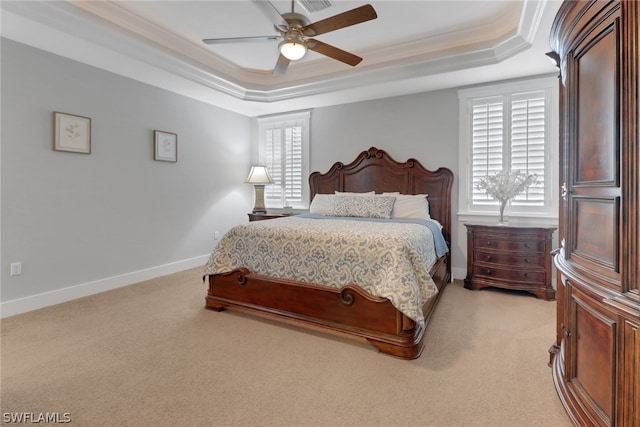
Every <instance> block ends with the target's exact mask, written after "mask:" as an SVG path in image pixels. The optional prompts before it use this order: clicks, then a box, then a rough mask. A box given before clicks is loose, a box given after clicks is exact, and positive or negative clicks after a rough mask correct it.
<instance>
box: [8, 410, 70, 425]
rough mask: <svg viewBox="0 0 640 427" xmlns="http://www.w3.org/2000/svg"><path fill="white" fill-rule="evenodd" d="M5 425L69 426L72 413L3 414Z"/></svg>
mask: <svg viewBox="0 0 640 427" xmlns="http://www.w3.org/2000/svg"><path fill="white" fill-rule="evenodd" d="M2 422H3V423H5V424H27V423H31V424H47V423H51V424H67V423H70V422H71V413H70V412H3V413H2Z"/></svg>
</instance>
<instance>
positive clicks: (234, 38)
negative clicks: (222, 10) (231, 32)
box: [202, 36, 280, 44]
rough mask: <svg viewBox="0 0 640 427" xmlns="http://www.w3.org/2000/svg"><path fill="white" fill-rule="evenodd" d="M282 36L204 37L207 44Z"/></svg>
mask: <svg viewBox="0 0 640 427" xmlns="http://www.w3.org/2000/svg"><path fill="white" fill-rule="evenodd" d="M279 38H280V36H256V37H223V38H219V39H203V40H202V41H203V42H205V43H206V44H222V43H240V42H261V41H271V40H278V39H279Z"/></svg>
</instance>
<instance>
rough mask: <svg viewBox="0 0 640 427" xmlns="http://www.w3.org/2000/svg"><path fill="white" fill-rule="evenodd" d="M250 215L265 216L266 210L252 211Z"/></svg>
mask: <svg viewBox="0 0 640 427" xmlns="http://www.w3.org/2000/svg"><path fill="white" fill-rule="evenodd" d="M251 213H254V214H266V213H267V210H266V209H264V210H260V209H254V210H253V211H252V212H251Z"/></svg>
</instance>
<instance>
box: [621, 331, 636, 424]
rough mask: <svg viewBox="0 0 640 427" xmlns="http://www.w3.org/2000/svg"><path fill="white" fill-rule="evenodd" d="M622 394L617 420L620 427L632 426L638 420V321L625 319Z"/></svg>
mask: <svg viewBox="0 0 640 427" xmlns="http://www.w3.org/2000/svg"><path fill="white" fill-rule="evenodd" d="M622 347H623V348H624V349H625V350H623V352H622V355H621V357H622V366H623V369H624V372H623V375H622V382H623V384H622V386H621V389H622V392H623V393H624V395H625V396H627V398H626V399H619V401H618V405H619V406H620V407H619V408H618V411H617V412H618V413H619V414H621V417H620V418H619V419H618V421H619V423H620V425H622V426H632V425H634V422H636V421H638V420H640V321H635V322H633V321H630V320H628V319H625V321H624V322H623V324H622Z"/></svg>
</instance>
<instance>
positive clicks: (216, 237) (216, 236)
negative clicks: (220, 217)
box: [213, 231, 220, 240]
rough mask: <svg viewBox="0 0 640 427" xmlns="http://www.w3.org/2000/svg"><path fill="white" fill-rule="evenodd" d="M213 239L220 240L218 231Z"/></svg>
mask: <svg viewBox="0 0 640 427" xmlns="http://www.w3.org/2000/svg"><path fill="white" fill-rule="evenodd" d="M213 238H214V239H216V240H218V239H219V238H220V233H219V232H218V231H216V232H215V233H213Z"/></svg>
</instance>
